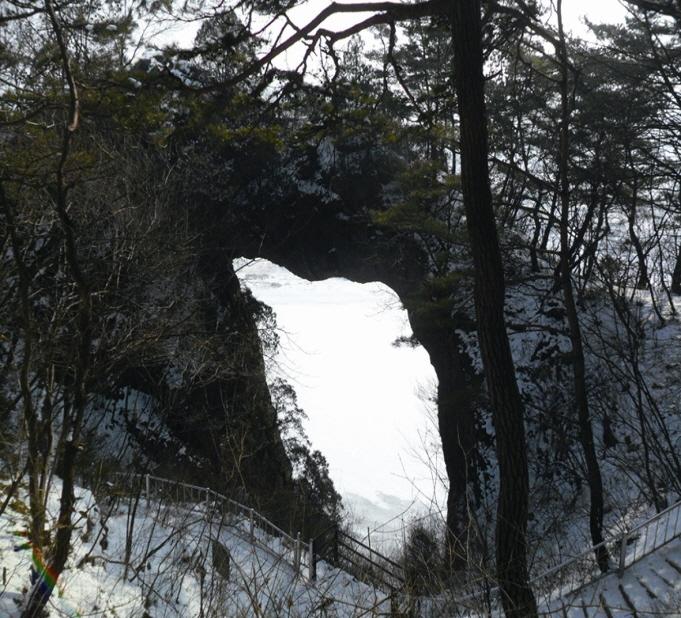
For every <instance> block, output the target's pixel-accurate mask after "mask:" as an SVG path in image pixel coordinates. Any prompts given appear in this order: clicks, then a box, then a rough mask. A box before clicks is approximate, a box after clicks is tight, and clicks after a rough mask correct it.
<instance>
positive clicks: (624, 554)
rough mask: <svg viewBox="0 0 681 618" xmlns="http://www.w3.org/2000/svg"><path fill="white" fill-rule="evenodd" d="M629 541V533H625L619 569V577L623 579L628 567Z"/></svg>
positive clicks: (621, 544) (621, 546) (621, 545)
mask: <svg viewBox="0 0 681 618" xmlns="http://www.w3.org/2000/svg"><path fill="white" fill-rule="evenodd" d="M628 541H629V533H628V532H625V533H624V536H623V537H622V541H621V543H620V562H619V565H618V568H617V576H618V577H622V576H623V575H624V569H625V567H626V561H627V542H628Z"/></svg>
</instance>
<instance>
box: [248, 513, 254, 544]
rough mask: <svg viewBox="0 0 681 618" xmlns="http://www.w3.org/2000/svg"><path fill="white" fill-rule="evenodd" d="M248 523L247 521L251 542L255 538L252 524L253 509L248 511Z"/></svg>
mask: <svg viewBox="0 0 681 618" xmlns="http://www.w3.org/2000/svg"><path fill="white" fill-rule="evenodd" d="M248 521H249V524H250V525H249V528H250V530H249V532H250V535H251V540H253V538H254V536H255V535H254V522H253V509H249V510H248Z"/></svg>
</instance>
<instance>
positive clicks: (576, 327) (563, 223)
mask: <svg viewBox="0 0 681 618" xmlns="http://www.w3.org/2000/svg"><path fill="white" fill-rule="evenodd" d="M557 12H558V36H559V41H560V45H559V46H558V49H557V50H556V51H557V54H558V64H559V66H560V74H561V80H560V99H561V124H560V145H559V172H560V206H561V217H560V279H561V285H562V288H563V298H564V301H565V312H566V314H567V321H568V326H569V329H570V343H571V345H572V367H573V371H574V390H575V400H576V403H577V415H578V425H579V441H580V444H581V446H582V450H583V452H584V459H585V461H586V469H587V480H588V482H589V494H590V502H591V504H590V511H589V527H590V530H591V540H592V542H593V545H594V547H595V548H596V549H595V552H596V560H597V562H598V566H599V568H600V570H601V571H602V572H603V573H605V572H606V571H607V570H608V566H609V557H608V550H607V549H606V547H605V546H604V545H602V543H603V481H602V479H601V470H600V467H599V465H598V458H597V457H596V448H595V446H594V435H593V428H592V426H591V415H590V412H589V398H588V394H587V389H586V367H585V362H584V345H583V342H582V330H581V327H580V324H579V317H578V315H577V306H576V303H575V295H574V290H573V287H572V267H571V265H570V254H571V251H570V238H569V234H568V232H569V216H570V181H569V178H568V166H569V146H570V143H569V138H570V135H569V129H570V102H569V81H568V70H569V68H568V58H567V47H566V44H565V32H564V29H563V18H562V0H558V5H557Z"/></svg>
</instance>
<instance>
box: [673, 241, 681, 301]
mask: <svg viewBox="0 0 681 618" xmlns="http://www.w3.org/2000/svg"><path fill="white" fill-rule="evenodd" d="M672 294H681V249H679V252H678V253H677V254H676V262H675V264H674V272H673V273H672Z"/></svg>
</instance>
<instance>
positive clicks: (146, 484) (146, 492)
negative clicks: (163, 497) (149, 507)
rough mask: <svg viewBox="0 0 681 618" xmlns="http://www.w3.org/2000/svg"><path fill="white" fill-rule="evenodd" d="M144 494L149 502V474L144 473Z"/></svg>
mask: <svg viewBox="0 0 681 618" xmlns="http://www.w3.org/2000/svg"><path fill="white" fill-rule="evenodd" d="M144 495H145V496H146V498H147V503H148V502H149V499H150V498H151V494H150V493H149V475H148V474H145V475H144Z"/></svg>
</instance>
